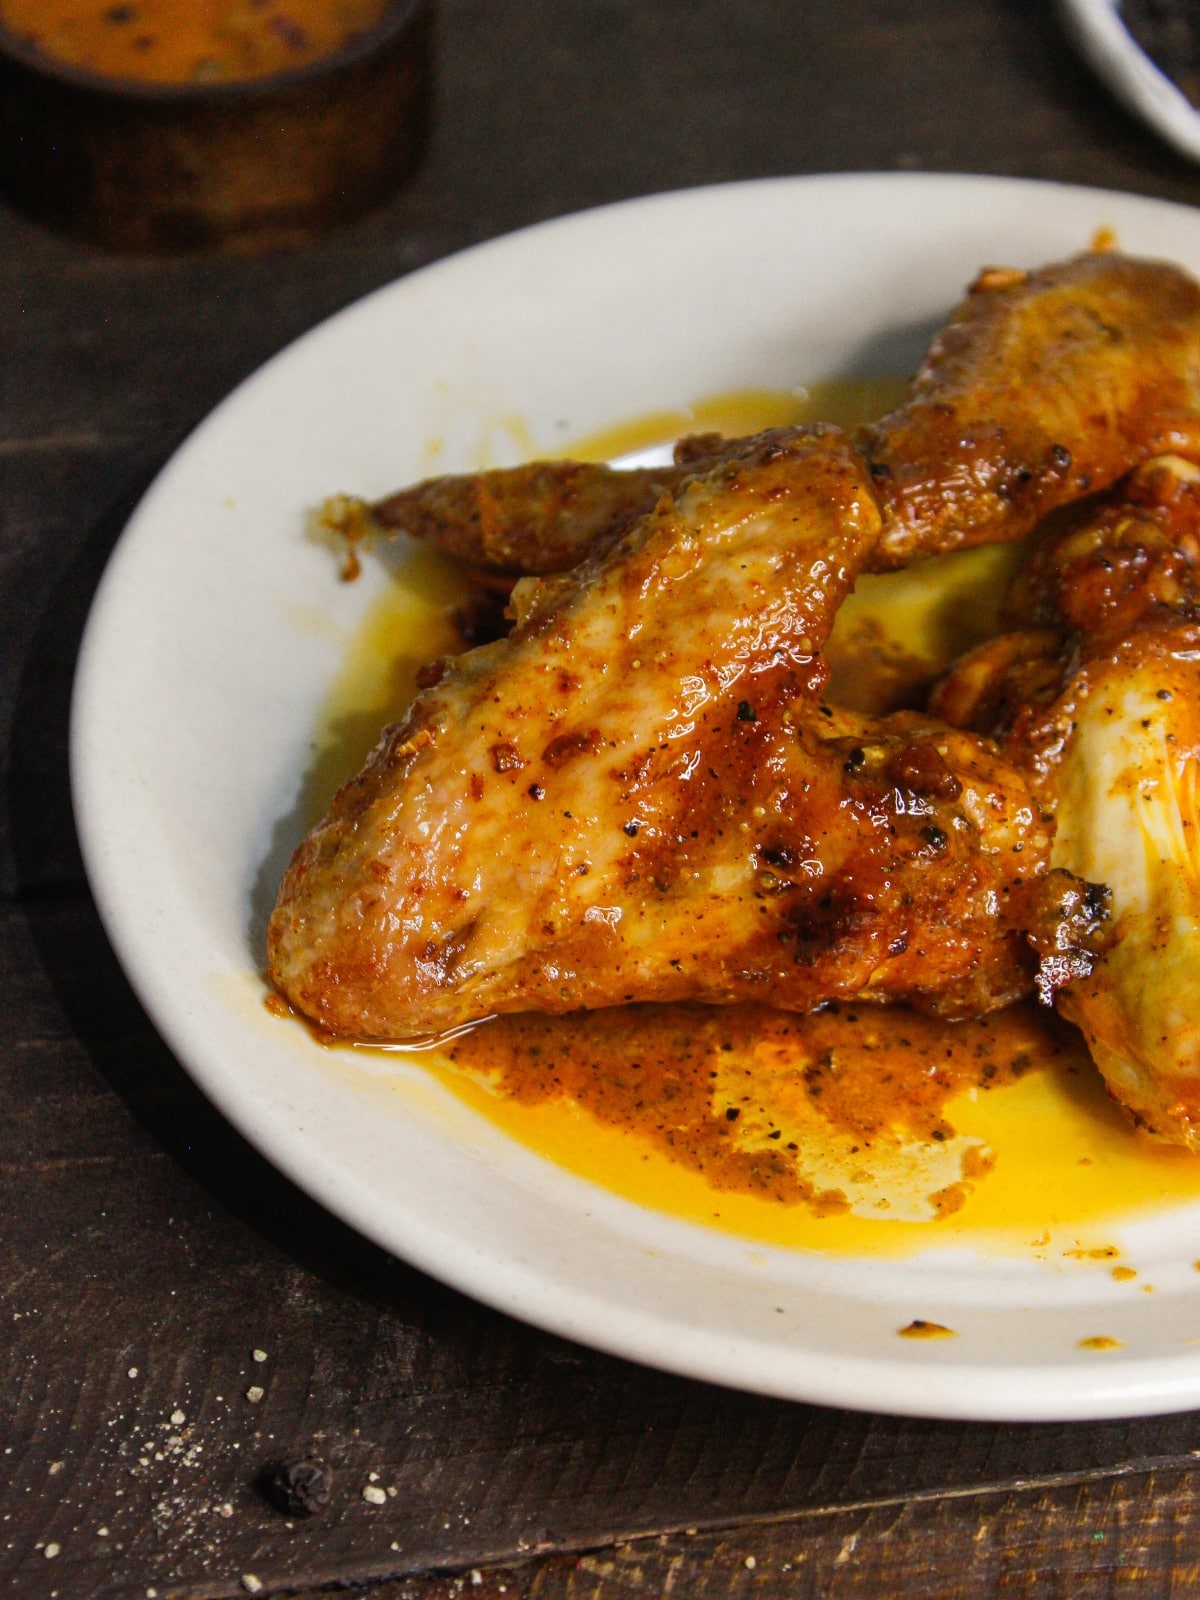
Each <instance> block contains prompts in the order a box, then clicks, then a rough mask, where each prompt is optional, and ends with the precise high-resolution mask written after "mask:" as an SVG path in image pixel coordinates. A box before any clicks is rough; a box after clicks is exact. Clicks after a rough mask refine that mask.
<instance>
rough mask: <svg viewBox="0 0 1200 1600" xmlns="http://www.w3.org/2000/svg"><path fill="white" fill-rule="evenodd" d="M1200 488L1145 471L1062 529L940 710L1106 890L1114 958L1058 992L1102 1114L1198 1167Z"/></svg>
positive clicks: (1065, 862) (1161, 466) (1046, 543)
mask: <svg viewBox="0 0 1200 1600" xmlns="http://www.w3.org/2000/svg"><path fill="white" fill-rule="evenodd" d="M1198 602H1200V471H1198V470H1197V469H1196V468H1195V467H1193V466H1191V465H1190V464H1189V463H1186V462H1181V461H1172V460H1164V461H1155V462H1151V463H1149V464H1147V465H1146V466H1145V467H1143V468H1141V469H1139V471H1138V472H1137V473H1136V474H1135V475H1134V477H1133V479H1132V480H1131V481H1130V483H1129V484H1128V485H1126V486H1122V488H1121V490H1120V491H1119V492H1115V493H1114V494H1113V495H1112V496H1111V497H1110V498H1109V499H1108V500H1107V501H1106V502H1105V503H1101V504H1097V505H1091V506H1088V507H1083V508H1080V509H1079V510H1078V511H1076V512H1073V513H1072V514H1071V515H1070V516H1064V517H1062V518H1060V519H1059V520H1058V523H1057V525H1056V526H1053V527H1051V528H1050V529H1048V530H1047V532H1046V534H1045V535H1044V536H1043V537H1042V538H1041V539H1040V541H1039V543H1038V545H1037V547H1036V548H1035V551H1034V553H1033V555H1032V557H1031V559H1030V560H1029V562H1028V564H1027V565H1026V567H1025V569H1024V570H1023V571H1022V572H1021V573H1020V574H1019V575H1018V577H1017V579H1016V580H1015V582H1014V584H1013V587H1012V590H1011V592H1010V594H1009V596H1008V601H1007V614H1008V620H1009V621H1010V622H1011V623H1012V624H1013V631H1011V632H1009V633H1007V634H1004V635H1001V636H1000V637H999V638H997V639H995V640H992V641H989V642H988V643H987V644H985V645H982V646H981V647H980V648H979V649H978V650H977V651H975V652H973V653H972V654H971V655H970V656H968V657H967V658H966V659H965V660H964V661H963V662H961V663H960V664H959V665H958V666H957V667H956V668H955V669H954V670H953V671H952V672H951V674H950V675H949V677H948V678H947V679H946V681H945V682H944V683H943V684H942V685H941V687H940V689H939V690H938V692H937V694H936V696H935V701H934V709H935V710H936V711H937V712H938V713H939V714H941V715H942V716H945V717H946V718H947V719H949V720H950V721H952V722H955V723H957V724H959V725H962V726H967V727H974V728H977V729H980V730H984V731H987V732H988V733H992V734H995V735H996V736H998V737H999V739H1000V740H1001V743H1002V747H1003V748H1004V750H1005V752H1006V754H1008V755H1009V756H1010V757H1011V758H1012V759H1013V760H1014V761H1017V762H1020V763H1022V764H1023V765H1024V766H1025V768H1026V770H1027V771H1028V772H1029V773H1030V775H1031V777H1032V779H1033V781H1034V785H1035V788H1036V791H1037V794H1038V797H1039V800H1040V802H1041V803H1042V805H1043V806H1044V807H1045V808H1046V810H1048V811H1052V812H1053V814H1054V816H1055V823H1056V832H1055V840H1054V847H1053V855H1052V860H1053V861H1054V863H1055V865H1056V866H1061V867H1063V868H1065V869H1068V870H1070V871H1071V872H1073V873H1079V874H1081V875H1082V876H1084V877H1087V878H1089V879H1094V880H1098V881H1101V882H1103V883H1105V884H1106V885H1108V886H1109V889H1110V892H1111V898H1112V924H1111V943H1110V945H1109V947H1108V949H1107V950H1106V951H1105V952H1104V954H1103V955H1102V956H1101V957H1100V959H1099V960H1098V961H1097V962H1096V963H1095V965H1094V966H1093V968H1092V971H1091V972H1090V974H1087V975H1084V976H1082V977H1081V978H1079V979H1078V980H1077V981H1075V982H1073V983H1071V984H1070V985H1069V986H1068V987H1066V988H1064V989H1063V990H1062V991H1060V994H1059V997H1058V1005H1059V1009H1060V1010H1061V1011H1062V1012H1063V1014H1064V1015H1065V1016H1067V1017H1069V1018H1070V1019H1071V1020H1072V1021H1073V1022H1075V1023H1076V1024H1077V1025H1078V1026H1079V1027H1080V1029H1081V1030H1082V1032H1083V1034H1084V1036H1085V1038H1086V1039H1087V1042H1088V1045H1089V1048H1090V1049H1091V1052H1092V1055H1093V1057H1094V1059H1095V1061H1096V1064H1097V1065H1098V1067H1099V1068H1100V1070H1101V1072H1102V1073H1103V1075H1104V1077H1105V1079H1106V1081H1107V1083H1108V1085H1109V1087H1110V1089H1111V1091H1112V1093H1113V1096H1114V1098H1115V1099H1116V1100H1117V1101H1118V1102H1119V1103H1120V1104H1121V1105H1122V1106H1123V1107H1124V1108H1125V1110H1126V1111H1127V1113H1128V1114H1129V1115H1130V1117H1131V1118H1132V1119H1133V1120H1134V1121H1135V1122H1136V1123H1137V1124H1138V1125H1139V1126H1141V1127H1142V1128H1143V1129H1145V1130H1146V1131H1147V1132H1149V1133H1150V1134H1152V1135H1153V1136H1155V1137H1157V1138H1159V1139H1161V1140H1165V1141H1168V1142H1171V1143H1175V1144H1183V1145H1186V1146H1188V1147H1189V1148H1191V1149H1194V1150H1195V1149H1200V962H1198V959H1197V951H1198V950H1200V603H1198Z"/></svg>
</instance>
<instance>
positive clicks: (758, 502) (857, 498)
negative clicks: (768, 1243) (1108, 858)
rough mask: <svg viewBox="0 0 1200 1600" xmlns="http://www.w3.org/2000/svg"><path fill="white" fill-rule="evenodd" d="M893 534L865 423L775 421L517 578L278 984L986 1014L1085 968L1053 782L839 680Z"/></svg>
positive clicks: (388, 737) (335, 999) (334, 1004)
mask: <svg viewBox="0 0 1200 1600" xmlns="http://www.w3.org/2000/svg"><path fill="white" fill-rule="evenodd" d="M880 532H881V519H880V513H879V509H878V504H877V501H876V498H875V494H874V490H873V488H872V484H871V480H870V477H869V476H868V474H867V472H866V470H865V468H864V467H863V465H862V462H861V460H860V459H859V457H858V455H857V453H856V452H855V451H854V449H853V448H852V447H851V445H850V444H849V442H848V441H847V440H846V439H845V438H844V436H842V435H841V434H839V433H838V432H837V431H836V430H833V429H823V428H814V429H801V428H797V429H784V430H777V431H775V432H771V433H767V434H763V435H761V436H760V437H758V438H757V439H755V440H753V441H751V442H749V443H747V444H746V445H744V446H743V448H742V449H741V451H740V452H739V453H737V454H735V455H733V456H731V457H730V458H729V459H727V460H724V461H723V462H722V463H721V464H720V465H719V466H717V467H715V468H714V469H713V470H711V471H710V472H708V473H707V474H703V475H700V476H697V477H695V478H693V479H691V480H690V481H689V482H688V483H687V484H686V485H684V486H683V487H682V488H681V489H680V490H679V492H678V494H677V495H675V496H671V495H664V496H663V497H662V498H661V499H660V500H659V502H658V503H657V505H656V506H655V507H654V509H653V510H651V511H650V512H649V513H647V514H646V515H645V516H644V517H643V518H641V519H640V520H639V521H638V522H636V523H635V524H634V525H633V526H632V527H631V528H630V529H628V530H627V531H626V532H625V534H623V535H622V537H621V538H620V540H619V541H618V542H617V543H616V544H615V545H613V546H612V547H611V548H610V549H608V550H606V551H604V552H602V553H597V554H595V555H593V556H592V557H591V558H589V559H588V560H587V561H585V562H584V563H583V564H582V565H581V566H579V567H577V568H576V569H574V570H573V571H572V572H571V573H569V574H567V575H563V576H558V577H554V578H550V579H544V580H533V579H531V580H527V581H526V582H524V583H522V584H520V585H518V588H517V590H516V591H515V594H514V609H515V613H516V625H515V627H514V630H513V632H512V634H511V635H510V636H509V637H508V638H506V639H503V640H499V641H497V642H495V643H493V644H490V645H486V646H483V647H480V648H478V649H475V650H472V651H468V652H466V653H465V654H463V655H460V656H458V657H456V658H454V659H452V660H450V661H447V662H446V663H444V664H443V665H442V667H441V669H440V674H441V675H440V678H439V679H438V681H436V682H433V681H431V682H430V683H429V685H428V687H426V689H425V690H424V692H423V693H422V694H421V695H420V696H419V697H418V699H417V700H416V702H415V703H414V705H413V707H412V709H411V710H410V712H409V714H408V716H407V717H406V718H405V720H404V721H403V722H402V723H400V724H399V725H398V726H396V727H394V728H392V729H390V730H389V731H387V732H386V733H385V734H384V737H383V739H382V740H381V742H380V744H379V746H378V747H377V749H376V751H375V753H374V755H373V756H372V758H371V759H370V761H369V762H368V764H367V766H366V768H365V769H364V771H363V772H362V773H361V774H360V775H359V776H358V777H357V778H355V779H354V780H353V781H352V782H350V783H348V784H347V785H346V786H345V787H344V788H343V789H342V790H341V791H340V793H339V794H338V796H337V797H336V799H335V801H334V803H333V806H332V808H331V810H330V812H329V814H328V816H327V817H326V819H325V820H324V821H323V822H322V823H321V824H320V825H319V826H318V827H317V828H316V829H315V830H314V831H313V832H312V834H311V835H310V836H309V837H308V839H307V840H305V842H304V843H303V844H302V845H301V847H300V849H299V850H298V852H297V853H296V856H295V858H294V859H293V862H292V864H291V866H290V867H289V869H288V871H287V873H286V875H285V878H284V881H283V885H282V888H281V891H280V895H279V900H278V903H277V906H276V909H275V912H274V914H273V916H272V919H271V923H270V928H269V936H268V943H269V958H270V975H271V978H272V980H273V982H274V983H275V985H276V986H277V988H278V989H279V990H280V991H281V992H282V994H283V995H284V996H285V997H286V998H287V999H288V1000H289V1001H290V1002H291V1003H292V1004H293V1005H294V1006H295V1007H296V1008H297V1009H298V1010H299V1011H301V1012H302V1013H304V1014H305V1015H306V1016H308V1017H310V1018H311V1019H312V1020H313V1021H315V1022H316V1023H317V1024H318V1025H319V1026H320V1027H322V1028H325V1029H328V1030H330V1031H332V1032H335V1033H338V1034H341V1035H349V1036H351V1037H355V1038H359V1039H369V1040H381V1039H402V1038H411V1037H413V1036H419V1035H423V1034H428V1033H431V1032H435V1031H438V1030H444V1029H447V1028H451V1027H453V1026H456V1025H458V1024H461V1023H464V1022H468V1021H470V1020H472V1019H475V1018H479V1017H483V1016H486V1015H488V1014H491V1013H496V1012H512V1011H523V1010H540V1011H546V1012H565V1011H569V1010H573V1009H576V1008H580V1007H601V1006H609V1005H617V1004H622V1003H625V1002H629V1001H638V1000H647V999H654V1000H659V1001H671V1000H699V1001H707V1002H718V1003H722V1002H730V1001H735V1000H743V999H756V998H761V999H762V1000H764V1001H769V1002H771V1003H772V1004H774V1005H777V1006H783V1007H788V1008H794V1009H808V1008H811V1007H813V1006H815V1005H818V1004H820V1003H821V1002H823V1001H826V1000H829V999H832V998H834V997H838V996H851V995H860V996H864V997H866V998H869V999H875V1000H904V1001H907V1002H908V1003H910V1004H912V1005H914V1006H917V1007H920V1008H923V1009H926V1010H930V1011H933V1012H936V1013H940V1014H944V1015H950V1016H961V1015H977V1014H979V1013H981V1012H984V1011H986V1010H988V1009H989V1008H991V1007H994V1006H998V1005H1002V1004H1004V1003H1006V1002H1008V1001H1010V1000H1012V999H1013V998H1015V997H1016V996H1018V995H1020V994H1023V993H1026V992H1028V991H1029V990H1030V989H1031V987H1032V986H1033V984H1034V983H1035V981H1036V982H1039V983H1040V985H1041V987H1042V989H1043V991H1044V992H1045V993H1046V994H1047V995H1048V994H1050V993H1051V992H1052V991H1053V990H1054V989H1055V988H1056V987H1057V986H1058V985H1059V984H1061V983H1062V982H1065V981H1067V980H1068V979H1070V978H1072V977H1079V976H1081V975H1082V974H1083V973H1085V972H1086V971H1087V970H1088V968H1089V966H1090V964H1091V959H1092V951H1091V946H1092V942H1093V940H1094V937H1095V934H1096V929H1097V925H1098V923H1099V922H1100V920H1101V919H1102V916H1103V896H1102V894H1099V893H1098V892H1096V891H1093V890H1092V889H1090V888H1089V887H1088V886H1087V885H1086V884H1083V883H1080V882H1079V881H1078V880H1077V879H1075V878H1074V877H1072V876H1070V875H1069V874H1066V873H1054V872H1050V871H1049V870H1048V867H1049V853H1050V848H1051V839H1050V834H1049V830H1048V829H1047V827H1046V825H1045V822H1044V820H1043V817H1042V814H1041V812H1040V810H1039V808H1038V806H1037V805H1036V804H1035V803H1034V801H1033V796H1032V793H1031V786H1030V783H1029V781H1028V780H1027V779H1026V778H1025V777H1024V776H1023V775H1022V774H1021V773H1020V772H1019V771H1018V770H1017V769H1016V768H1015V767H1014V766H1012V765H1011V764H1010V763H1008V762H1006V761H1005V760H1004V759H1002V758H1001V757H1000V756H999V755H998V754H997V752H996V749H995V747H994V746H993V745H991V744H990V743H989V742H988V741H985V740H981V739H979V738H977V737H975V736H974V735H970V734H965V733H957V732H953V731H951V730H948V729H946V728H944V727H942V726H940V725H938V724H936V723H933V722H931V721H928V720H925V719H922V718H919V717H915V716H912V715H902V716H897V717H895V718H892V719H878V720H874V721H873V720H871V719H868V718H865V717H862V716H857V715H854V714H851V713H840V712H837V711H835V710H834V709H833V708H831V707H829V706H827V705H825V704H824V703H823V702H822V700H821V688H822V685H823V682H824V678H825V667H824V663H823V662H822V659H821V647H822V644H823V643H824V641H825V639H826V637H827V635H828V632H829V629H830V627H831V625H832V622H833V618H834V615H835V614H836V611H837V608H838V606H839V604H840V603H841V601H842V599H843V598H844V596H845V595H846V593H847V592H848V590H849V589H850V587H851V586H852V584H853V582H854V578H855V575H856V573H857V572H858V571H859V570H860V569H861V568H862V567H863V565H864V564H865V563H866V562H868V561H869V560H870V558H871V555H872V552H873V551H874V549H875V546H876V544H877V541H878V539H879V536H880ZM431 677H432V675H431Z"/></svg>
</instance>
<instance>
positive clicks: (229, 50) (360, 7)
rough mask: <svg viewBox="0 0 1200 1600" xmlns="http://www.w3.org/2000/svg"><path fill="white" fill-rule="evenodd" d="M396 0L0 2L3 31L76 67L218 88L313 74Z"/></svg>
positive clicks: (373, 23)
mask: <svg viewBox="0 0 1200 1600" xmlns="http://www.w3.org/2000/svg"><path fill="white" fill-rule="evenodd" d="M388 3H389V0H0V23H3V24H4V26H5V27H7V28H8V30H9V31H10V32H11V33H14V34H16V35H17V36H18V37H19V38H21V39H23V40H25V42H26V43H28V44H31V45H33V46H34V48H35V49H38V50H41V51H43V52H45V53H46V54H47V55H51V56H56V57H58V59H59V60H61V61H66V62H70V64H71V65H72V66H77V67H86V68H88V69H89V70H90V71H92V72H98V73H102V74H104V75H105V76H106V77H114V78H136V79H143V80H146V81H148V82H152V83H216V82H223V81H227V80H235V79H244V78H263V77H269V76H270V75H271V74H272V73H276V72H286V71H289V70H291V69H293V68H296V67H303V66H307V65H308V63H309V62H311V61H316V60H319V59H320V58H321V57H322V56H325V55H329V54H331V53H332V52H333V51H335V50H338V49H340V48H341V47H342V46H343V45H346V44H349V43H350V42H351V41H352V40H353V39H354V38H355V37H357V36H358V35H359V34H362V33H365V32H366V31H367V30H368V29H370V28H373V27H374V26H375V24H376V23H377V22H380V21H381V20H382V18H383V16H384V14H385V12H386V11H387V8H388Z"/></svg>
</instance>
